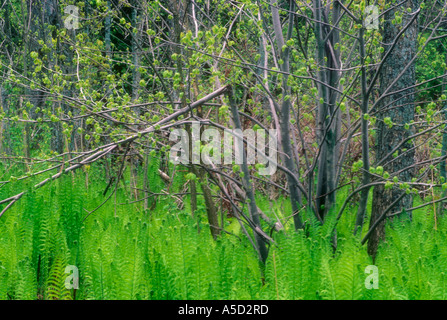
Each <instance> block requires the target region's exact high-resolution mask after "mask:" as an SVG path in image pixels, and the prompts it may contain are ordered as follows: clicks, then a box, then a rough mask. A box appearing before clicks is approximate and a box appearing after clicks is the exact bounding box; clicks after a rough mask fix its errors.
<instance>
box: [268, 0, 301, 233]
mask: <svg viewBox="0 0 447 320" xmlns="http://www.w3.org/2000/svg"><path fill="white" fill-rule="evenodd" d="M271 1H272V19H273V28H274V30H275V37H276V44H277V50H278V52H279V55H280V57H281V58H282V60H283V63H282V65H281V66H280V68H281V71H283V72H284V73H285V74H284V75H283V101H282V106H281V115H280V119H279V121H280V139H281V145H282V149H283V151H284V156H283V161H284V165H285V167H286V168H287V169H288V170H289V172H290V173H289V174H287V184H288V186H289V192H290V201H291V204H292V211H293V214H294V215H293V221H294V224H295V229H302V228H303V223H302V221H301V218H300V216H299V215H298V214H297V212H298V211H299V208H300V204H301V197H300V192H299V189H298V186H297V184H296V180H295V179H294V178H293V177H292V176H291V174H295V175H297V173H298V170H297V168H296V165H295V156H294V152H293V149H292V144H291V142H290V109H291V103H290V94H291V89H290V86H289V85H288V84H287V82H288V81H287V79H288V74H289V72H290V67H289V60H290V51H289V50H290V49H289V48H288V47H285V49H284V50H283V47H284V45H285V42H284V36H283V34H282V28H281V21H280V20H279V12H278V9H277V8H276V7H275V6H277V2H276V0H271ZM294 8H295V2H294V1H293V0H291V1H290V16H289V28H288V32H287V40H289V39H290V38H291V37H292V30H293V22H294V17H293V12H294Z"/></svg>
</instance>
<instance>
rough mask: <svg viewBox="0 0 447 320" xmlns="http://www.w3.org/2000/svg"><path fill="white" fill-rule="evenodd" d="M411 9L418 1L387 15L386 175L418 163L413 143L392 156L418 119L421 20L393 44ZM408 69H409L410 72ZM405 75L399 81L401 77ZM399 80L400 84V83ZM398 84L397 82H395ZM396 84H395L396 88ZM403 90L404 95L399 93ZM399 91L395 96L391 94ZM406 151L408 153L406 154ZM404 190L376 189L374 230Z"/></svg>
mask: <svg viewBox="0 0 447 320" xmlns="http://www.w3.org/2000/svg"><path fill="white" fill-rule="evenodd" d="M397 2H398V1H393V2H392V4H391V5H396V4H397ZM407 8H411V11H412V12H414V11H416V10H417V9H418V0H410V1H407V2H406V3H404V4H402V5H401V6H399V7H398V9H393V10H390V11H387V12H386V13H385V15H384V18H385V23H384V27H383V43H384V49H385V51H384V55H386V53H387V52H388V51H389V50H392V52H391V53H390V55H389V57H388V58H387V59H386V61H385V62H384V63H383V67H382V69H381V71H380V75H379V81H380V87H379V92H380V94H381V96H382V95H384V94H387V95H386V96H385V98H383V99H382V100H381V101H380V102H379V104H378V108H379V110H378V111H379V112H378V115H377V119H378V121H377V127H378V128H377V133H376V146H375V149H376V150H375V151H376V165H381V166H383V168H384V170H385V171H388V172H397V171H399V170H403V169H405V168H407V167H409V166H411V165H412V164H413V163H414V151H412V150H411V148H412V146H413V144H412V143H410V142H406V143H404V144H403V145H402V146H400V147H399V148H398V154H399V155H398V157H393V155H391V154H390V153H393V152H392V150H393V149H394V148H396V147H397V146H398V145H399V144H400V143H401V142H402V141H403V140H404V139H406V138H407V137H408V136H410V135H411V134H412V133H411V128H410V129H405V124H407V123H408V124H409V123H410V121H411V120H413V119H414V99H415V95H414V89H406V90H404V89H405V88H409V87H411V86H413V85H414V84H415V82H416V79H415V65H414V63H411V65H410V61H411V60H412V59H413V57H414V56H415V53H416V50H417V34H418V29H417V27H418V24H417V19H414V20H413V23H412V25H411V26H410V27H409V28H408V29H407V30H406V31H405V33H404V35H402V36H401V37H400V38H399V40H398V41H397V44H396V46H395V47H394V48H392V49H391V46H392V44H393V42H394V41H395V39H396V37H397V36H398V34H399V32H400V31H401V30H402V28H403V27H404V26H406V25H407V24H408V23H409V22H410V20H411V18H412V16H409V15H407V14H404V19H403V22H402V24H392V20H393V19H394V17H395V12H396V10H401V11H403V10H405V12H406V10H407ZM407 67H408V68H407ZM404 70H405V72H404V73H403V75H402V76H401V77H400V78H399V75H400V73H402V72H403V71H404ZM396 80H397V81H396ZM395 81H396V82H395ZM393 82H395V83H394V84H393ZM399 90H401V91H399ZM396 91H399V92H398V93H395V94H389V93H392V92H396ZM387 117H389V118H391V121H393V123H394V125H393V126H392V127H391V128H390V127H389V126H388V125H387V124H385V123H384V119H385V118H387ZM405 149H406V151H405ZM412 176H413V175H412V171H411V170H404V171H402V172H401V173H400V174H399V176H398V178H399V181H409V180H410V179H411V178H412ZM402 192H404V191H402V190H400V189H399V188H398V186H394V187H393V188H391V189H385V188H384V186H383V185H381V186H376V187H375V188H374V191H373V205H372V212H371V221H370V226H372V225H373V224H374V222H375V221H376V220H377V219H378V218H379V217H380V216H381V214H382V213H383V212H384V211H385V210H386V209H387V208H388V207H389V206H390V205H391V204H392V203H393V202H394V201H395V200H396V199H398V198H399V196H401V195H402ZM412 201H413V199H412V197H411V196H410V195H406V196H404V197H403V198H402V199H401V200H400V201H398V202H397V203H396V205H395V206H394V207H393V209H392V210H391V212H390V213H392V212H393V211H394V212H397V211H400V210H402V209H404V208H410V207H411V205H412ZM407 214H408V217H409V218H410V219H411V213H410V212H408V213H407ZM385 221H386V220H384V221H383V222H381V223H380V224H379V225H378V226H377V227H376V228H375V230H374V231H373V232H372V234H371V236H370V238H369V241H368V253H369V254H370V255H372V256H373V257H375V255H376V253H377V247H378V244H379V241H380V240H381V239H383V238H384V236H385Z"/></svg>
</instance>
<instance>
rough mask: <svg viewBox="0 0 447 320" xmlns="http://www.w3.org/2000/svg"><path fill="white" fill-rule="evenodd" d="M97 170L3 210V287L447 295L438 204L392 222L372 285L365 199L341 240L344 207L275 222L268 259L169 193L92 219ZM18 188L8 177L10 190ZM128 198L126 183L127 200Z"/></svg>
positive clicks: (197, 294) (1, 295)
mask: <svg viewBox="0 0 447 320" xmlns="http://www.w3.org/2000/svg"><path fill="white" fill-rule="evenodd" d="M152 160H155V158H154V159H152ZM90 177H91V179H92V180H91V181H90V186H89V192H88V193H87V192H86V190H85V178H86V177H85V176H82V175H78V176H64V177H63V178H61V179H60V180H58V181H57V182H54V183H53V184H51V185H48V186H46V187H44V188H42V189H41V190H38V191H37V192H32V193H30V194H28V195H27V196H26V198H25V199H23V201H22V202H18V203H17V204H16V205H15V206H14V207H13V208H11V210H10V211H8V214H6V215H5V216H3V217H2V219H1V222H2V223H1V224H0V234H1V236H0V280H1V281H0V299H58V300H59V299H73V298H74V297H75V298H76V299H445V298H446V297H445V292H446V290H445V289H446V288H445V273H444V270H446V267H447V249H445V246H444V245H443V243H445V242H446V241H447V232H446V231H445V230H447V225H446V224H447V220H446V219H445V218H444V217H436V227H437V230H435V229H434V221H435V220H434V219H435V217H434V216H433V210H431V208H428V209H426V210H425V209H420V210H417V211H415V212H414V213H413V214H414V216H415V218H414V222H413V223H409V222H406V221H404V220H400V219H395V221H394V222H393V223H390V224H389V226H388V227H387V228H388V230H387V238H386V241H385V242H384V243H383V244H382V246H381V247H380V249H379V253H378V256H377V260H376V263H375V265H376V266H377V267H378V270H379V289H367V288H366V287H365V279H366V278H367V276H368V275H369V274H368V273H365V268H366V267H367V266H369V265H373V263H372V261H371V258H370V257H369V256H368V254H367V252H366V247H365V246H362V245H360V241H359V238H358V237H354V236H353V235H352V234H351V230H352V226H353V221H354V217H355V214H353V213H355V210H354V208H352V209H350V210H349V212H347V213H346V215H345V216H344V217H343V219H342V220H341V221H340V223H339V225H338V227H337V229H338V238H337V249H336V250H335V251H334V249H333V241H334V238H333V235H332V234H331V231H330V230H332V227H331V226H332V225H333V221H332V220H333V219H331V218H328V220H327V221H326V223H325V224H324V225H323V226H322V225H320V224H319V223H318V221H317V220H316V219H315V218H314V217H313V215H309V214H307V218H305V220H306V221H308V225H307V227H306V229H305V230H302V231H299V232H294V231H293V230H292V229H290V228H288V226H286V231H285V232H279V233H274V238H275V242H276V243H275V244H272V245H271V247H270V251H269V257H268V260H267V262H266V265H265V266H264V267H262V268H261V267H260V265H259V263H258V260H257V257H256V255H255V254H254V251H253V249H252V247H251V245H250V243H249V241H248V240H247V239H246V238H245V237H242V238H238V237H235V236H232V235H229V234H224V235H222V236H221V237H220V238H219V239H218V240H217V241H216V242H214V241H213V240H212V237H211V235H210V234H209V232H208V225H207V223H206V222H202V221H206V219H200V217H195V218H193V217H192V216H191V215H190V214H188V213H187V212H184V211H179V210H178V209H175V208H174V209H172V208H171V209H170V210H168V211H166V210H165V209H164V208H165V205H166V204H167V203H169V201H167V202H166V201H162V205H160V206H157V207H156V209H155V210H154V211H152V212H151V213H150V214H147V213H145V212H144V211H141V210H138V206H139V205H141V204H138V203H135V204H125V205H117V206H116V208H115V204H114V203H113V202H107V203H106V204H105V205H104V206H103V207H101V208H100V209H99V210H98V211H97V212H95V213H94V214H93V215H91V216H89V217H88V218H87V219H86V220H85V221H84V222H82V220H83V218H84V217H85V215H86V212H85V210H83V208H85V209H87V210H90V209H92V208H95V207H96V206H97V205H99V204H100V203H102V201H103V196H102V191H103V190H104V187H105V182H103V181H102V179H101V175H100V170H98V168H95V167H93V168H92V169H91V170H90ZM155 177H156V176H155V175H154V176H153V177H152V178H154V179H156V178H155ZM161 183H162V182H160V186H161ZM154 186H155V185H154ZM14 189H15V187H14V186H13V185H6V186H5V187H4V188H2V189H0V195H2V196H3V195H4V193H8V192H12V191H13V190H14ZM340 195H343V193H342V192H341V193H340ZM125 199H126V193H125V190H124V189H121V188H120V189H119V190H118V194H117V202H118V203H122V202H124V201H123V200H125ZM267 203H268V201H263V200H262V199H259V201H258V204H259V205H260V206H264V205H267ZM157 208H159V209H157ZM115 210H116V217H115ZM274 210H275V211H276V212H277V215H278V216H279V217H281V218H282V214H281V210H279V209H276V208H275V209H274ZM265 212H266V213H268V214H269V215H270V214H272V212H270V211H268V210H265ZM196 214H200V210H198V211H197V212H196ZM203 214H205V213H204V212H203ZM228 223H229V224H230V225H233V224H234V223H235V221H231V220H230V221H229V222H228ZM229 230H230V229H229ZM231 230H233V229H231ZM199 231H200V232H199ZM67 265H75V266H76V267H77V268H78V269H79V274H80V279H79V285H80V287H79V290H77V291H76V295H75V294H74V291H73V290H68V289H66V288H65V279H66V277H67V276H68V274H66V273H65V268H66V266H67Z"/></svg>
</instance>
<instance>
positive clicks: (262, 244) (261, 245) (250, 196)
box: [227, 92, 268, 264]
mask: <svg viewBox="0 0 447 320" xmlns="http://www.w3.org/2000/svg"><path fill="white" fill-rule="evenodd" d="M227 95H228V98H229V101H230V106H231V114H232V116H233V121H234V127H235V129H236V130H239V132H242V126H241V120H240V118H239V111H238V108H237V104H236V101H235V100H234V98H233V93H232V92H229V93H228V94H227ZM243 149H244V148H243ZM241 169H242V173H243V177H242V182H243V186H244V189H245V193H246V195H247V200H248V201H249V203H248V210H249V212H250V219H251V220H252V221H253V223H254V225H255V228H253V229H254V236H255V242H256V249H257V250H258V254H259V259H260V261H261V262H262V264H265V261H266V260H267V256H268V250H267V246H266V241H265V239H264V238H263V237H262V236H261V235H260V234H259V233H258V232H256V228H259V231H262V227H261V221H260V219H259V212H258V207H257V205H256V199H255V194H254V191H253V185H252V183H251V180H250V171H249V170H248V164H247V155H246V153H245V151H243V152H242V165H241Z"/></svg>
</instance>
